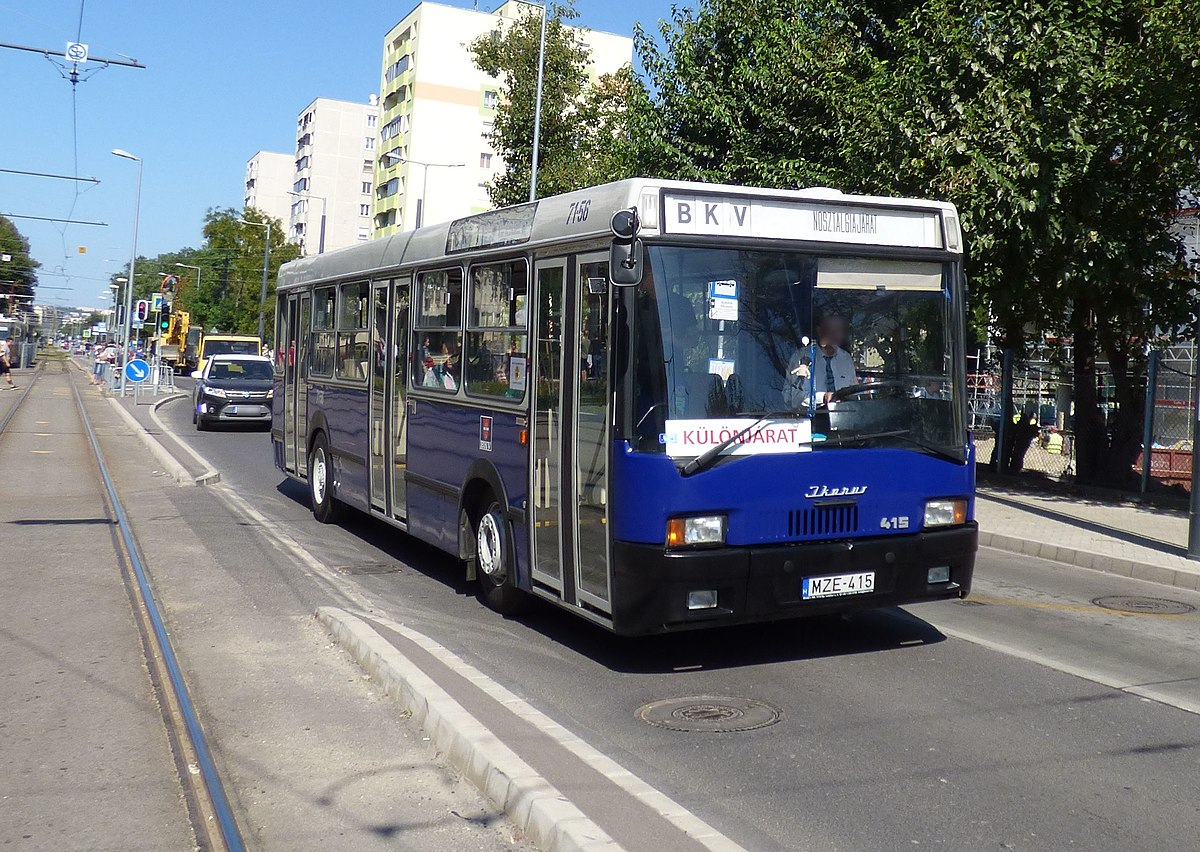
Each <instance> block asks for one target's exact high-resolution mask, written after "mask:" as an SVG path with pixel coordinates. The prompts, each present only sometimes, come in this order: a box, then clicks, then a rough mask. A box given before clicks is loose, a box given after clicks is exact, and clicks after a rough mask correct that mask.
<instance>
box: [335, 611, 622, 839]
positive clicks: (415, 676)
mask: <svg viewBox="0 0 1200 852" xmlns="http://www.w3.org/2000/svg"><path fill="white" fill-rule="evenodd" d="M316 617H317V620H318V621H319V622H320V623H321V624H323V625H324V626H325V628H326V629H327V630H329V632H330V633H332V634H333V636H334V638H335V639H336V640H337V641H338V642H339V643H340V644H341V645H342V646H343V647H345V648H346V650H347V651H349V653H350V655H351V656H352V657H353V658H354V659H355V661H357V662H358V664H359V665H360V666H362V668H363V669H364V670H365V671H366V672H367V673H368V674H369V675H370V676H371V677H372V678H374V679H375V680H376V681H378V683H379V684H380V687H381V688H382V689H383V691H384V693H385V694H386V695H389V696H391V697H393V698H396V699H398V700H399V701H400V703H401V704H403V705H404V707H405V708H407V709H408V710H410V711H411V712H412V718H413V719H414V720H415V721H416V723H417V724H418V725H420V726H421V727H422V728H424V729H425V731H427V732H428V733H429V736H430V739H431V740H432V741H433V744H434V745H435V746H436V747H437V748H438V749H439V750H440V751H441V752H442V754H443V755H444V756H445V757H446V760H447V762H448V763H449V764H450V765H451V766H453V767H454V768H455V769H457V770H458V771H459V772H461V773H462V774H463V775H464V776H465V777H466V778H467V780H469V781H470V782H471V783H472V784H474V785H475V786H476V787H477V788H479V790H480V791H482V792H483V794H484V795H485V796H487V797H488V798H489V799H491V800H492V802H494V803H495V804H496V805H497V806H498V807H500V808H501V809H502V810H503V811H504V812H505V813H506V814H507V815H508V816H509V818H510V819H512V821H513V822H514V823H515V824H516V825H517V827H518V828H520V829H521V830H522V831H523V832H525V834H526V835H527V836H528V837H529V839H530V840H531V841H532V842H533V843H534V844H535V845H536V846H537V847H538V848H539V849H543V850H545V852H575V850H588V852H600V850H604V852H618V850H620V849H621V847H620V846H619V845H618V844H617V842H616V841H614V840H613V839H612V838H611V837H609V836H608V834H607V833H605V832H604V831H603V830H602V829H601V828H600V827H599V826H598V825H596V824H595V823H594V822H593V821H592V820H591V819H589V818H588V817H587V816H586V815H584V813H583V811H581V810H580V809H579V808H578V807H577V806H576V805H575V804H573V803H572V802H570V801H568V800H567V799H566V798H565V797H564V796H563V795H562V793H560V792H559V791H558V790H557V789H555V788H554V787H553V786H552V785H551V784H550V783H549V782H548V781H546V779H544V778H542V777H541V776H540V775H538V774H537V772H536V771H535V770H534V769H533V767H531V766H530V765H529V764H528V763H526V762H525V761H524V760H522V759H521V758H520V756H518V755H517V753H516V752H514V751H513V750H512V749H510V748H509V747H508V746H506V745H505V744H504V743H502V742H501V741H500V740H499V739H498V738H497V737H496V735H495V734H493V733H492V732H491V731H489V730H488V729H487V728H486V727H484V726H483V725H482V724H481V723H480V722H479V721H478V720H477V719H476V718H475V717H474V716H472V715H471V714H470V713H468V712H467V711H466V710H465V709H463V707H462V705H461V704H459V703H458V702H457V701H455V700H454V699H453V698H451V697H450V695H449V694H448V693H447V692H446V691H445V690H444V689H442V688H441V687H440V686H438V685H437V684H436V683H435V682H434V681H433V679H432V678H430V677H429V676H428V675H427V674H425V673H424V672H423V671H421V670H420V669H419V668H418V667H417V666H415V665H414V664H413V663H412V662H411V661H410V660H409V659H408V658H407V657H405V656H404V654H402V653H401V652H400V651H399V650H398V649H397V648H395V647H394V646H393V645H391V644H390V643H389V642H387V641H386V640H385V639H384V638H383V637H382V636H380V635H379V634H378V633H376V632H375V631H374V630H372V629H371V628H370V626H368V625H367V624H366V623H365V622H363V621H362V620H361V619H359V618H355V617H354V616H352V615H350V614H349V613H347V612H345V611H344V610H341V609H337V608H336V607H321V608H319V609H318V610H317V612H316Z"/></svg>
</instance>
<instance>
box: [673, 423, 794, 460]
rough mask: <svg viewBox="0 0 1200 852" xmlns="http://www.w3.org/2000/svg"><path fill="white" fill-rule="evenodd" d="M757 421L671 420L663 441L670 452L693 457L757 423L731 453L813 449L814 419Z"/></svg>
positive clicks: (744, 453)
mask: <svg viewBox="0 0 1200 852" xmlns="http://www.w3.org/2000/svg"><path fill="white" fill-rule="evenodd" d="M755 422H756V421H755V419H754V418H753V417H736V418H728V419H714V420H668V421H667V424H666V429H665V431H664V432H663V444H665V445H666V450H667V455H669V456H672V457H675V458H678V457H684V458H692V457H694V456H698V455H700V454H701V453H703V452H704V451H705V450H707V449H710V448H712V447H715V446H716V445H717V444H720V443H723V442H725V441H728V440H729V439H730V438H732V437H733V436H734V435H736V434H737V433H738V432H740V431H742V430H743V429H746V428H747V427H750V426H753V427H754V428H753V429H751V430H750V431H749V432H747V433H746V434H745V435H743V436H742V437H740V438H739V439H738V440H737V441H735V442H734V443H733V445H732V446H730V447H729V449H728V450H726V451H725V452H726V453H727V454H728V455H732V456H751V455H758V454H760V453H761V454H768V453H796V452H800V453H805V452H809V451H811V450H812V421H810V420H809V419H808V418H807V417H801V418H799V419H797V420H764V421H763V422H762V423H759V424H758V425H757V426H755V425H754V424H755Z"/></svg>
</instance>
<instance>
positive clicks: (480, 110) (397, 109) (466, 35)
mask: <svg viewBox="0 0 1200 852" xmlns="http://www.w3.org/2000/svg"><path fill="white" fill-rule="evenodd" d="M529 14H535V15H540V14H541V7H540V6H538V5H535V4H531V3H526V2H522V0H508V1H507V2H505V3H504V4H503V5H501V6H500V7H499V8H498V9H496V11H494V12H478V11H473V10H471V9H459V8H455V7H453V6H444V5H442V4H440V3H432V2H428V0H426V2H421V3H419V4H418V5H417V6H416V7H415V8H413V9H412V11H410V12H409V13H408V14H407V15H405V16H404V18H403V19H402V20H401V21H400V23H398V24H396V26H394V27H392V29H391V30H390V31H389V32H388V34H387V36H385V38H384V41H383V73H382V78H381V88H380V92H381V98H382V104H381V106H382V112H381V114H380V118H379V122H380V128H379V146H378V149H377V150H376V151H375V170H374V181H375V194H374V200H373V212H374V220H373V225H374V235H375V236H387V235H389V234H393V233H395V232H396V231H402V230H412V229H414V228H416V227H417V226H418V225H419V224H432V223H434V222H442V221H446V220H449V219H454V218H457V217H460V216H467V215H470V214H472V213H479V212H481V211H484V210H488V209H490V208H491V206H492V205H491V202H490V201H489V200H488V195H487V189H486V188H485V186H486V184H487V183H489V182H490V181H491V180H492V179H493V178H494V177H495V176H496V175H497V173H499V172H500V171H502V170H503V168H504V163H503V161H502V159H501V157H500V156H499V155H498V154H496V153H495V152H494V151H493V150H492V148H491V144H490V143H489V141H488V135H489V133H490V131H491V129H492V123H493V121H494V120H495V115H496V109H497V107H498V106H499V105H500V81H499V80H496V79H495V78H493V77H490V76H489V75H487V74H485V73H484V72H482V71H480V70H479V69H477V68H476V67H475V64H474V61H473V59H472V56H471V53H470V51H469V50H468V49H467V48H468V45H470V43H471V42H472V41H474V40H475V39H476V38H478V37H479V36H481V35H484V34H486V33H490V32H492V31H494V30H495V29H496V26H497V24H500V25H501V26H503V25H505V23H506V22H511V21H514V20H517V19H519V18H521V17H523V16H524V15H529ZM579 32H580V37H581V39H582V41H583V42H584V44H586V45H587V46H588V48H589V49H590V50H591V65H590V67H589V73H590V74H591V75H592V77H593V78H595V77H598V76H599V75H600V74H605V73H612V72H615V71H617V70H618V69H619V68H621V67H622V66H623V65H627V64H629V63H630V62H631V61H632V59H633V40H632V39H630V38H628V37H626V36H619V35H613V34H611V33H603V32H596V31H593V30H580V31H579ZM425 164H428V165H425ZM422 196H424V199H422ZM418 210H420V215H419V216H418Z"/></svg>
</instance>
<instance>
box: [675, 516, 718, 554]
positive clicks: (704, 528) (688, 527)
mask: <svg viewBox="0 0 1200 852" xmlns="http://www.w3.org/2000/svg"><path fill="white" fill-rule="evenodd" d="M724 543H725V516H724V515H698V516H696V517H694V518H671V519H670V520H669V521H667V547H704V546H709V547H713V546H718V545H722V544H724Z"/></svg>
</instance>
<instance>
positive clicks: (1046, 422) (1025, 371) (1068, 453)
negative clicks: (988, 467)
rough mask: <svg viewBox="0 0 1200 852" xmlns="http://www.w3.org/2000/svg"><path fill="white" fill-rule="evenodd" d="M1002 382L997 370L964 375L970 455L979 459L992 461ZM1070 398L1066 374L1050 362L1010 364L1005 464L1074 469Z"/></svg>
mask: <svg viewBox="0 0 1200 852" xmlns="http://www.w3.org/2000/svg"><path fill="white" fill-rule="evenodd" d="M985 366H986V365H985ZM1002 384H1003V376H1002V375H1001V373H999V372H992V371H986V370H985V371H984V372H975V373H970V374H968V380H967V390H968V399H967V407H968V412H969V421H968V422H969V425H970V427H971V430H972V433H973V435H974V437H975V456H976V458H977V459H979V460H980V461H982V462H985V463H989V462H990V463H994V460H995V455H994V453H995V448H996V440H997V437H998V435H999V433H1000V431H1001V430H1000V414H1001V408H1002V400H1003V387H1002ZM1070 401H1071V383H1070V378H1069V377H1068V376H1066V375H1064V374H1063V372H1062V371H1060V370H1058V369H1056V368H1055V367H1054V366H1053V365H1050V364H1047V363H1032V364H1025V365H1021V366H1019V367H1014V369H1013V387H1012V411H1013V415H1012V420H1011V421H1010V423H1008V424H1006V428H1005V430H1004V432H1005V443H1006V444H1007V445H1008V449H1007V452H1008V455H1009V464H1008V465H1007V466H1008V467H1009V468H1010V469H1012V470H1027V471H1035V472H1037V473H1041V474H1044V475H1046V476H1051V477H1062V476H1064V475H1066V474H1070V473H1073V472H1074V464H1073V455H1072V453H1073V450H1074V444H1075V442H1074V436H1073V435H1072V433H1071V430H1070V413H1071V409H1070Z"/></svg>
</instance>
